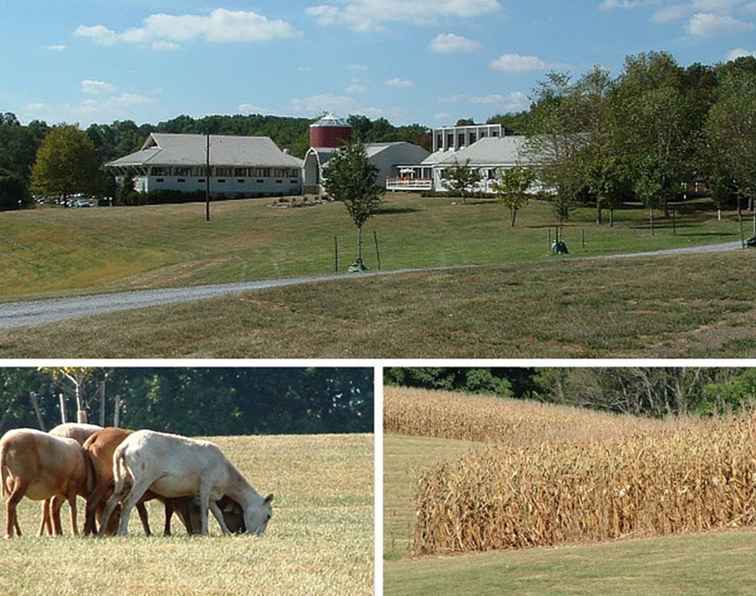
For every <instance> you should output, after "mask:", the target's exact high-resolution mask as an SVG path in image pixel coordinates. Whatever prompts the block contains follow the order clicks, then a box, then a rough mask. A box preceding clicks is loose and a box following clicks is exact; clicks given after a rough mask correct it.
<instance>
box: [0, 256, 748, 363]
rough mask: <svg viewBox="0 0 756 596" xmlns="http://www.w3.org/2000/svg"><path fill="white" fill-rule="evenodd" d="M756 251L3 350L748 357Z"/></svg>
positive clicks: (284, 304) (113, 322) (290, 291)
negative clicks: (754, 252)
mask: <svg viewBox="0 0 756 596" xmlns="http://www.w3.org/2000/svg"><path fill="white" fill-rule="evenodd" d="M753 256H754V255H753V253H752V252H747V251H742V252H737V253H732V254H709V255H686V256H673V257H654V258H632V259H619V260H601V259H599V260H591V261H577V260H561V259H558V260H555V261H549V262H548V263H531V264H519V265H514V264H513V265H505V266H497V267H486V268H480V269H468V270H460V271H445V272H433V273H417V274H405V275H399V276H395V277H387V278H381V279H377V278H375V279H360V280H354V281H348V282H335V283H323V284H316V285H311V286H298V287H292V288H285V289H272V290H266V291H261V292H254V293H247V294H242V295H239V296H233V297H228V298H222V299H216V300H211V301H206V302H195V303H190V304H180V305H173V306H163V307H154V308H148V309H143V310H138V311H129V312H123V313H114V314H108V315H100V316H95V317H88V318H83V319H76V320H71V321H67V322H63V323H57V324H53V325H47V326H43V327H35V328H28V329H19V330H15V331H0V356H4V357H9V358H20V357H41V358H44V357H49V356H50V355H51V354H54V355H56V356H57V357H61V358H63V357H67V358H74V357H86V358H108V357H113V358H132V357H133V358H146V357H168V358H174V357H175V358H178V357H231V358H237V357H242V356H244V357H250V358H255V357H265V358H311V357H323V358H347V357H352V358H359V357H366V358H379V357H392V358H504V357H506V358H534V357H538V358H544V357H556V358H595V357H640V358H647V357H649V356H654V357H659V358H664V357H667V358H682V357H703V358H712V357H751V356H753V354H754V351H755V350H756V325H754V313H755V311H754V309H753V297H754V295H756V279H754V276H753Z"/></svg>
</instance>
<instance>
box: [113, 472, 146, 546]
mask: <svg viewBox="0 0 756 596" xmlns="http://www.w3.org/2000/svg"><path fill="white" fill-rule="evenodd" d="M150 484H152V481H151V480H150V481H148V482H145V481H144V480H142V481H138V482H136V483H134V486H133V487H132V488H131V492H130V493H129V495H128V496H127V497H126V499H125V500H124V502H123V510H122V511H121V523H120V524H119V525H118V535H119V536H128V535H129V516H130V515H131V510H132V509H133V508H134V507H135V506H136V504H137V503H138V502H139V500H140V499H141V498H142V497H143V496H144V493H146V492H147V489H149V488H150Z"/></svg>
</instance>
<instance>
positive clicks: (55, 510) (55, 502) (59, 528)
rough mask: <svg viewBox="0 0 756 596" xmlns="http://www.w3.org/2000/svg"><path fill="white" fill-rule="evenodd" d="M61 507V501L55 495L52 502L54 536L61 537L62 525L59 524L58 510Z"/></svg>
mask: <svg viewBox="0 0 756 596" xmlns="http://www.w3.org/2000/svg"><path fill="white" fill-rule="evenodd" d="M62 507H63V499H61V498H60V497H58V496H57V495H56V496H55V497H53V500H52V521H53V528H54V530H55V535H56V536H63V525H62V524H61V523H60V510H61V508H62Z"/></svg>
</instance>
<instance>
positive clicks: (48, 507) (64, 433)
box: [39, 422, 102, 536]
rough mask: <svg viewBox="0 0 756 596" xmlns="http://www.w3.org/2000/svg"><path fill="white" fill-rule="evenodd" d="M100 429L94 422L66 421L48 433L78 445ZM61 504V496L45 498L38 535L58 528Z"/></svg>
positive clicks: (50, 532)
mask: <svg viewBox="0 0 756 596" xmlns="http://www.w3.org/2000/svg"><path fill="white" fill-rule="evenodd" d="M100 430H102V427H101V426H97V425H96V424H83V423H77V422H68V423H64V424H59V425H58V426H56V427H55V428H53V429H52V430H51V431H50V434H51V435H53V436H56V437H62V438H65V439H73V440H74V441H76V442H77V443H78V444H79V445H84V443H85V442H86V440H87V439H88V438H89V437H91V436H92V435H93V434H94V433H96V432H97V431H100ZM62 505H63V499H62V498H61V497H54V498H52V499H45V501H44V503H43V504H42V527H41V529H40V531H39V535H40V536H43V535H44V533H45V530H47V533H48V534H50V536H52V535H53V533H54V531H53V529H54V528H55V527H57V528H60V527H61V524H60V508H61V506H62ZM53 511H57V519H56V520H53V513H52V512H53Z"/></svg>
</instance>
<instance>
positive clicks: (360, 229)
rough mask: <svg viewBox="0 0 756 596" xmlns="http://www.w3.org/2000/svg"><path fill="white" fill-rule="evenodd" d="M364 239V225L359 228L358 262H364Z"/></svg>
mask: <svg viewBox="0 0 756 596" xmlns="http://www.w3.org/2000/svg"><path fill="white" fill-rule="evenodd" d="M364 244H365V243H364V240H363V238H362V226H360V227H359V228H357V262H358V263H359V264H361V265H362V264H363V260H362V253H363V248H364Z"/></svg>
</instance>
